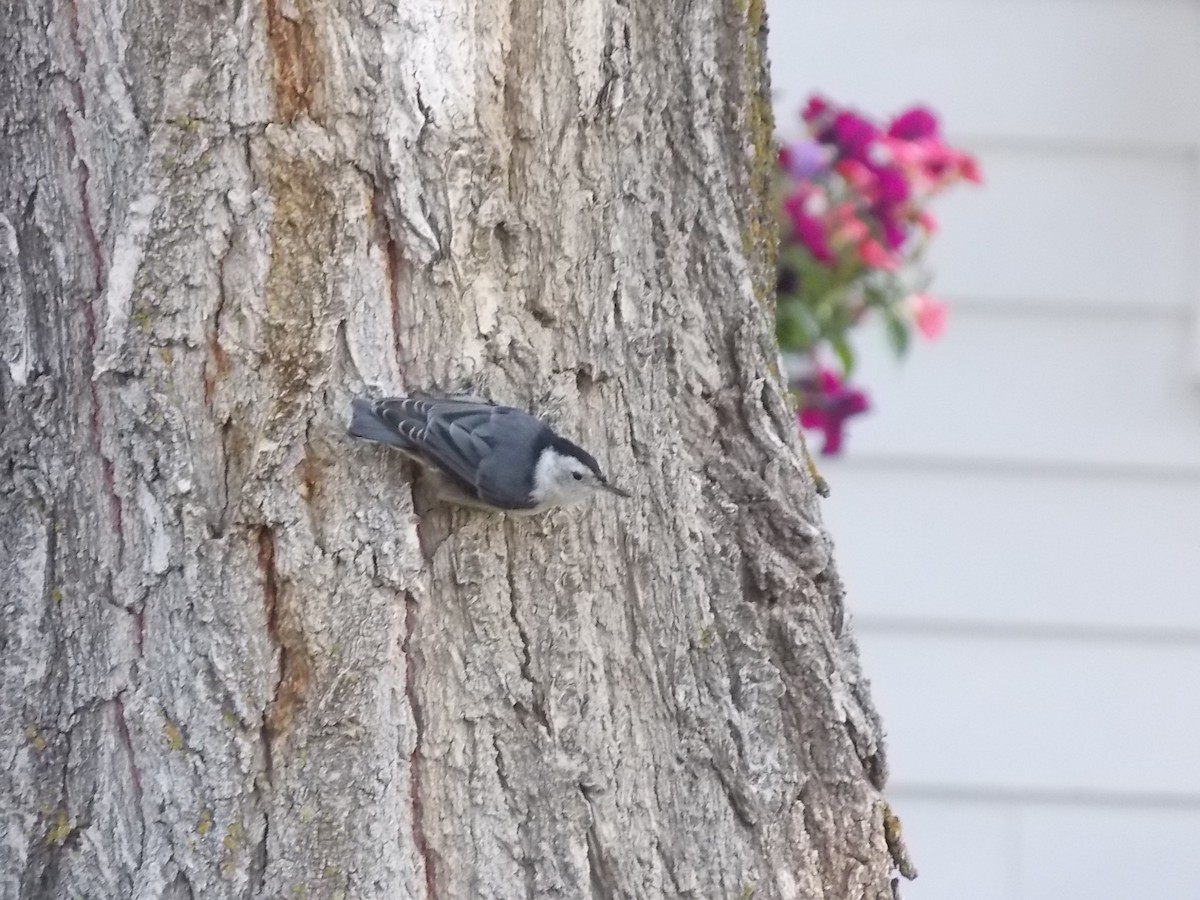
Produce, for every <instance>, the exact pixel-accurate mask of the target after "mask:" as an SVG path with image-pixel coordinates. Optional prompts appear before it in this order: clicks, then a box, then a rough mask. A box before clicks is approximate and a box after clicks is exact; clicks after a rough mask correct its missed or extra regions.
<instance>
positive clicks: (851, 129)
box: [833, 112, 879, 162]
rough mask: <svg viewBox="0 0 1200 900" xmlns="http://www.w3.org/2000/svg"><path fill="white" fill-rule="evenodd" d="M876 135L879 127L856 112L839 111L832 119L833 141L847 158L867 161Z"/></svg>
mask: <svg viewBox="0 0 1200 900" xmlns="http://www.w3.org/2000/svg"><path fill="white" fill-rule="evenodd" d="M878 137H879V129H877V128H876V127H875V126H874V125H872V124H871V123H870V122H868V121H867V120H866V119H864V118H863V117H862V116H860V115H857V114H856V113H852V112H840V113H838V114H837V115H836V116H835V117H834V119H833V141H834V143H836V144H837V146H838V150H839V151H841V155H842V156H844V157H846V158H848V159H857V160H860V161H862V162H867V161H868V160H869V159H870V153H871V144H872V143H873V142H874V141H875V139H876V138H878Z"/></svg>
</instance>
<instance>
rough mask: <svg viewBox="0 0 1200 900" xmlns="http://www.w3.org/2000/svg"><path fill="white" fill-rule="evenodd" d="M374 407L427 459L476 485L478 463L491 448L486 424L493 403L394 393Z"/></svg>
mask: <svg viewBox="0 0 1200 900" xmlns="http://www.w3.org/2000/svg"><path fill="white" fill-rule="evenodd" d="M376 409H377V410H378V412H379V415H380V417H382V418H383V419H384V420H385V421H386V422H387V423H388V424H389V425H391V426H392V427H393V428H395V429H396V430H397V431H398V432H399V433H400V434H401V435H403V436H404V438H405V439H407V440H408V441H410V442H411V443H412V444H413V445H414V449H416V450H417V451H418V452H420V453H421V454H422V455H424V456H426V457H427V458H428V459H429V461H430V462H431V463H433V464H434V465H436V466H438V467H439V468H441V469H443V470H444V471H446V472H449V473H450V474H452V475H455V476H457V477H458V478H460V479H462V480H463V481H464V482H466V483H467V484H469V485H472V486H477V484H476V479H477V476H478V473H479V466H480V463H481V461H482V460H483V458H484V457H485V456H486V455H487V454H488V453H490V452H491V449H492V442H491V441H490V440H489V438H490V436H491V434H492V431H493V430H492V428H491V427H490V425H491V423H492V420H493V418H494V417H495V416H496V414H497V409H498V408H497V407H495V406H491V405H488V404H483V403H476V402H468V401H463V400H443V399H440V398H436V399H435V398H418V397H397V398H393V399H389V400H381V401H380V402H379V403H378V404H377V405H376Z"/></svg>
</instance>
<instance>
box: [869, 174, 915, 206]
mask: <svg viewBox="0 0 1200 900" xmlns="http://www.w3.org/2000/svg"><path fill="white" fill-rule="evenodd" d="M875 183H876V185H878V188H879V199H880V200H882V201H883V202H884V203H889V204H895V203H903V202H904V201H905V200H907V199H908V179H906V178H905V177H904V176H903V175H902V174H901V173H900V172H899V171H898V170H897V169H893V168H892V167H891V166H883V167H880V168H877V169H875Z"/></svg>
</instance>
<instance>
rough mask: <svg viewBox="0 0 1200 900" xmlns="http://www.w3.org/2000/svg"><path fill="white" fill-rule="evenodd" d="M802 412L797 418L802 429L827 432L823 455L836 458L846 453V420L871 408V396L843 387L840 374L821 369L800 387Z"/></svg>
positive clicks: (822, 449) (822, 450)
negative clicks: (844, 449)
mask: <svg viewBox="0 0 1200 900" xmlns="http://www.w3.org/2000/svg"><path fill="white" fill-rule="evenodd" d="M799 387H800V412H799V415H798V416H797V418H798V419H799V420H800V425H801V427H802V428H808V429H811V430H820V431H824V432H825V445H824V446H823V447H822V448H821V453H822V454H824V455H825V456H832V455H834V454H836V453H838V452H840V451H841V449H842V437H843V431H844V430H845V426H846V420H847V419H849V418H850V417H851V416H856V415H858V414H860V413H864V412H866V411H867V410H868V409H869V408H870V403H869V402H868V400H867V395H866V394H864V393H863V392H862V391H860V390H856V389H854V388H851V387H849V386H847V385H845V384H843V383H842V380H841V378H839V377H838V376H837V373H836V372H834V371H832V370H830V369H820V370H818V372H817V375H816V377H815V378H807V379H805V380H803V381H802V382H801V383H800V385H799Z"/></svg>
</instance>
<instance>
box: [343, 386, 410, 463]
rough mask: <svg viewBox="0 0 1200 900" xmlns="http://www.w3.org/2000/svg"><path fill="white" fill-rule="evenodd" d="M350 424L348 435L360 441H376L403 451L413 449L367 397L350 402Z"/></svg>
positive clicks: (347, 429)
mask: <svg viewBox="0 0 1200 900" xmlns="http://www.w3.org/2000/svg"><path fill="white" fill-rule="evenodd" d="M350 411H351V415H350V424H349V426H347V428H346V433H347V434H348V435H350V437H352V438H358V439H359V440H360V441H375V442H376V443H379V444H390V445H391V446H393V447H399V448H400V449H401V450H408V449H409V448H411V447H412V444H410V443H409V442H408V441H407V440H405V438H404V436H403V435H402V434H400V432H398V431H397V430H396V429H395V428H393V427H392V426H391V425H389V424H388V423H387V422H386V421H385V420H384V419H383V418H381V417H380V415H379V413H377V412H376V411H375V404H374V403H372V402H371V401H370V400H368V399H366V398H365V397H355V398H354V399H353V400H351V401H350Z"/></svg>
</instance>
